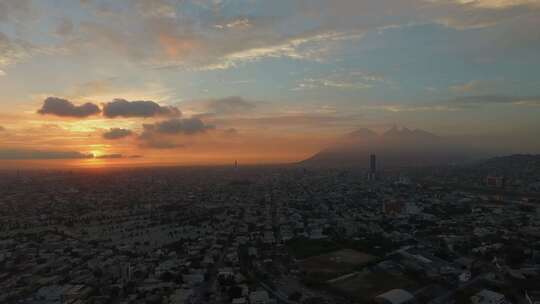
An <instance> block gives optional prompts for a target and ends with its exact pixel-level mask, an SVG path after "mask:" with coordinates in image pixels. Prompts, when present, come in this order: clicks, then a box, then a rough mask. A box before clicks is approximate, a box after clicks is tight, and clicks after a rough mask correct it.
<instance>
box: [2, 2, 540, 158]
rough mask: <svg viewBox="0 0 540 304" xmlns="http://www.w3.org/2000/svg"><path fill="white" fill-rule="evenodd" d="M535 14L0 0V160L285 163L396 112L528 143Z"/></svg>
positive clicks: (488, 142) (512, 144) (535, 126)
mask: <svg viewBox="0 0 540 304" xmlns="http://www.w3.org/2000/svg"><path fill="white" fill-rule="evenodd" d="M539 15H540V2H539V1H536V0H476V1H464V0H407V1H399V2H398V1H387V0H384V1H380V0H377V1H375V0H366V1H355V0H338V1H332V2H331V3H330V2H329V1H309V2H306V1H272V3H271V4H270V3H269V2H266V1H256V0H242V1H219V0H213V1H210V0H208V1H205V0H192V1H175V0H153V1H152V0H136V1H105V0H103V1H102V0H80V1H64V0H62V1H52V0H51V1H49V0H47V1H31V0H24V1H10V0H0V92H2V95H1V96H0V168H4V167H6V168H11V167H39V168H46V167H65V166H68V167H102V166H145V165H175V164H180V165H207V164H233V163H234V162H235V161H236V160H237V161H238V163H239V164H258V163H293V162H299V161H302V160H304V159H306V158H309V157H311V156H312V155H314V154H316V153H317V152H319V151H321V150H322V149H324V148H325V147H327V146H329V145H332V144H333V143H334V142H336V141H339V140H340V139H341V138H342V137H343V136H345V135H346V134H349V133H350V132H354V131H355V130H358V129H362V128H369V129H371V130H374V131H376V132H377V133H379V134H381V133H384V132H385V131H386V130H388V129H390V128H391V127H392V126H393V125H399V126H406V127H408V128H410V129H422V130H426V131H429V132H432V133H434V134H437V135H438V136H442V137H448V138H463V137H466V138H467V140H463V142H472V141H477V142H481V143H482V144H484V142H485V144H484V146H485V147H486V149H488V148H489V149H492V148H497V149H499V148H500V151H502V152H506V151H508V152H512V153H515V152H521V153H540V141H539V140H538V137H537V132H538V130H540V121H539V120H538V117H539V114H540V57H539V56H538V53H539V52H540V37H539V35H538V33H535V31H534V29H536V28H538V27H540V18H539ZM471 138H472V139H471ZM479 138H480V139H479ZM503 148H505V149H507V150H503ZM497 151H499V150H497ZM502 152H501V153H502Z"/></svg>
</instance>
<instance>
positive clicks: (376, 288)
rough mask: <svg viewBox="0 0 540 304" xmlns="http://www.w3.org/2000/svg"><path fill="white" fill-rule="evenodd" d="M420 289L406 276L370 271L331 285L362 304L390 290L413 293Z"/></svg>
mask: <svg viewBox="0 0 540 304" xmlns="http://www.w3.org/2000/svg"><path fill="white" fill-rule="evenodd" d="M418 287H419V285H418V283H417V282H415V281H414V280H412V279H410V278H408V277H406V276H404V275H393V274H389V273H385V272H370V271H363V272H360V273H359V274H358V275H356V276H353V277H350V278H347V279H345V280H341V281H337V282H334V283H332V284H331V288H332V289H334V290H336V291H338V292H340V293H341V292H342V293H344V294H347V295H348V296H350V297H351V298H353V299H355V300H357V301H360V302H367V301H370V300H371V299H373V298H374V297H376V296H378V295H380V294H382V293H384V292H386V291H388V290H390V289H395V288H399V289H405V290H408V291H413V290H415V289H417V288H418Z"/></svg>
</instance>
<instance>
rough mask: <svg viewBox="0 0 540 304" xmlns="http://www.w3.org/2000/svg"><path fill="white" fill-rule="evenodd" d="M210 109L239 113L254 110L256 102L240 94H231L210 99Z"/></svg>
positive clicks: (219, 111) (215, 111) (211, 110)
mask: <svg viewBox="0 0 540 304" xmlns="http://www.w3.org/2000/svg"><path fill="white" fill-rule="evenodd" d="M207 108H208V111H210V112H212V113H226V114H228V113H238V112H245V111H249V110H252V109H253V108H255V103H253V102H250V101H247V100H245V99H244V98H242V97H239V96H231V97H225V98H220V99H213V100H210V101H208V104H207Z"/></svg>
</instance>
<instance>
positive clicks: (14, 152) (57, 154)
mask: <svg viewBox="0 0 540 304" xmlns="http://www.w3.org/2000/svg"><path fill="white" fill-rule="evenodd" d="M93 157H94V156H93V155H92V154H84V153H80V152H75V151H43V150H26V149H1V150H0V159H1V160H25V159H36V160H37V159H84V158H93Z"/></svg>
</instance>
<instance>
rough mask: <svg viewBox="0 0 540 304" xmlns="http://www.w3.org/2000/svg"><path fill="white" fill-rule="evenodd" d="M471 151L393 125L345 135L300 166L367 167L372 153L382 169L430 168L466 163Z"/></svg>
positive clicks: (446, 140)
mask: <svg viewBox="0 0 540 304" xmlns="http://www.w3.org/2000/svg"><path fill="white" fill-rule="evenodd" d="M473 150H474V149H472V148H471V147H467V146H465V145H463V144H459V143H457V142H456V141H455V140H453V139H452V138H447V137H440V136H437V135H435V134H433V133H430V132H427V131H424V130H420V129H415V130H411V129H408V128H405V127H402V128H398V127H397V126H393V127H392V128H390V129H389V130H387V131H386V132H384V133H382V134H377V133H376V132H374V131H372V130H370V129H365V128H363V129H358V130H355V131H353V132H351V133H348V134H346V135H345V136H343V137H342V138H340V139H339V140H338V141H337V142H336V143H335V144H333V145H331V146H330V147H327V148H325V149H323V150H322V151H320V152H318V153H316V154H315V155H313V156H312V157H310V158H308V159H306V160H304V161H302V162H301V164H302V165H307V166H332V167H339V166H360V167H367V166H368V165H369V156H370V155H371V154H375V155H377V161H378V164H379V165H382V166H384V167H402V166H430V165H442V164H451V163H456V162H463V161H466V160H468V159H471V158H474V157H475V156H477V155H478V153H477V152H478V151H473Z"/></svg>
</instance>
